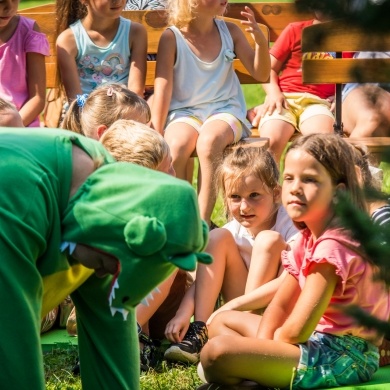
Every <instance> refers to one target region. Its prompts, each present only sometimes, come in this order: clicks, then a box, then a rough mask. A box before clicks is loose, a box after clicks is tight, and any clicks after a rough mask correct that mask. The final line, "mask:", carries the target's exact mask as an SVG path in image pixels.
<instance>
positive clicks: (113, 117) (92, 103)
mask: <svg viewBox="0 0 390 390" xmlns="http://www.w3.org/2000/svg"><path fill="white" fill-rule="evenodd" d="M123 118H126V119H133V120H135V121H141V120H142V121H146V122H149V121H150V108H149V106H148V104H147V103H146V101H145V100H144V99H142V98H141V97H139V96H138V95H137V94H136V93H134V92H132V91H130V90H129V89H128V88H127V87H126V86H125V85H123V84H116V83H109V84H103V85H101V86H99V87H98V88H96V89H95V90H93V91H92V92H91V93H90V94H89V96H88V97H87V98H86V100H85V103H84V105H83V106H82V107H80V106H79V103H78V99H76V100H75V101H73V102H72V103H71V104H70V106H69V110H68V111H67V113H66V114H65V117H64V120H63V122H62V125H61V127H62V128H65V129H68V130H72V131H74V132H76V133H79V134H83V135H85V136H87V137H90V138H94V139H97V138H98V137H97V133H96V131H97V128H98V126H100V125H104V126H106V127H110V126H111V125H112V124H113V123H114V122H115V121H117V120H118V119H123Z"/></svg>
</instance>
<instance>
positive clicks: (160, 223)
mask: <svg viewBox="0 0 390 390" xmlns="http://www.w3.org/2000/svg"><path fill="white" fill-rule="evenodd" d="M0 155H1V159H0V178H1V185H2V195H1V197H0V224H1V227H0V253H1V261H0V278H1V279H0V294H1V296H2V300H3V308H2V310H1V312H0V330H1V334H2V337H1V341H0V361H1V362H2V368H1V370H0V381H1V383H4V384H7V387H8V388H11V389H25V388H31V389H44V374H43V360H42V351H41V347H40V342H39V326H40V319H41V317H42V315H45V314H46V313H47V312H48V311H49V310H50V309H51V308H53V307H55V306H56V305H57V304H58V303H59V302H61V300H63V299H64V297H66V296H67V295H68V294H69V293H72V299H73V301H74V303H75V305H76V307H77V311H78V313H79V314H78V318H77V321H78V324H77V326H78V334H79V349H80V363H81V379H82V384H83V388H84V389H87V390H88V389H138V388H139V353H138V338H137V333H136V326H135V315H134V306H135V305H137V304H138V303H139V302H140V301H141V300H142V299H143V298H144V297H145V296H146V295H147V294H148V293H149V292H150V291H151V290H152V289H153V288H154V287H155V286H156V285H158V284H159V283H161V281H163V280H164V279H165V278H166V277H168V276H169V275H170V274H171V273H172V272H173V271H174V269H175V267H176V266H177V267H180V268H183V269H187V270H191V269H194V268H195V266H196V261H197V260H199V261H203V262H206V263H208V262H210V261H211V258H210V256H209V255H207V254H205V253H201V251H202V250H203V248H204V246H205V245H206V242H207V226H206V224H205V223H204V222H202V221H201V220H200V218H199V211H198V206H197V200H196V194H195V192H194V190H193V189H192V188H191V186H190V185H188V184H187V183H185V182H184V181H180V180H177V179H175V178H172V177H170V176H168V175H165V174H162V173H158V172H155V171H152V170H148V169H146V168H143V167H140V166H137V165H133V164H130V163H116V162H114V160H113V158H112V157H111V156H110V155H109V154H108V152H106V151H105V150H104V148H103V147H102V146H101V145H100V144H99V143H98V142H96V141H93V140H90V139H87V138H85V137H82V136H78V135H76V134H74V133H70V132H67V131H64V130H54V129H28V130H25V129H5V128H4V129H0ZM60 247H62V249H63V250H64V251H63V252H61V251H60ZM86 267H88V268H90V269H88V268H86ZM94 271H95V273H96V275H93V273H94ZM15 317H18V319H19V321H18V322H17V323H15V321H13V320H11V319H13V318H15ZM129 345H130V346H133V347H132V348H129ZM21 373H22V374H21Z"/></svg>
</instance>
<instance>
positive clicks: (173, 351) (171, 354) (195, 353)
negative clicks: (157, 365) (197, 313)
mask: <svg viewBox="0 0 390 390" xmlns="http://www.w3.org/2000/svg"><path fill="white" fill-rule="evenodd" d="M207 340H208V335H207V327H206V324H205V323H204V322H202V321H194V322H192V323H191V324H190V327H189V328H188V330H187V333H186V335H185V336H184V339H183V341H182V342H181V343H175V344H171V345H170V346H169V348H168V349H167V350H166V351H165V354H164V358H165V359H167V360H170V361H174V362H183V363H197V362H198V361H199V354H200V351H201V350H202V348H203V346H204V345H205V344H206V342H207Z"/></svg>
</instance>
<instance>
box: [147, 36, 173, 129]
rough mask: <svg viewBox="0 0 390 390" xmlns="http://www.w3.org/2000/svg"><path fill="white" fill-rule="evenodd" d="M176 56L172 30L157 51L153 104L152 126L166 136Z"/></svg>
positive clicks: (163, 37)
mask: <svg viewBox="0 0 390 390" xmlns="http://www.w3.org/2000/svg"><path fill="white" fill-rule="evenodd" d="M175 56H176V39H175V36H174V33H173V32H172V31H171V30H169V29H168V30H166V31H164V32H163V34H162V35H161V38H160V42H159V45H158V50H157V64H156V77H155V81H154V97H153V103H152V110H151V111H152V121H151V126H152V127H153V128H154V129H156V130H157V131H158V132H159V133H160V134H164V126H165V122H166V120H167V116H168V110H169V106H170V103H171V97H172V90H173V66H174V63H175Z"/></svg>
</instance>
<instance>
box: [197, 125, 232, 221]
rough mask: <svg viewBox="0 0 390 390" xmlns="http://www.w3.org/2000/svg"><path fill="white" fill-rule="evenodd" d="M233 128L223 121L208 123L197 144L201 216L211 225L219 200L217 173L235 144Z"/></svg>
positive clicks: (203, 128)
mask: <svg viewBox="0 0 390 390" xmlns="http://www.w3.org/2000/svg"><path fill="white" fill-rule="evenodd" d="M233 141H234V134H233V130H232V128H231V127H230V126H229V125H228V124H227V123H226V122H225V121H222V120H213V121H211V122H208V123H206V124H205V125H204V126H203V127H202V130H201V132H200V133H199V138H198V141H197V144H196V150H197V153H198V158H199V167H200V170H201V175H200V180H199V177H198V183H199V184H198V192H199V195H198V200H199V211H200V216H201V217H202V218H203V219H204V220H205V221H206V222H207V223H209V224H210V217H211V213H212V211H213V208H214V205H215V201H216V198H217V194H216V190H215V183H214V178H215V171H216V169H217V167H218V165H219V163H220V160H221V158H222V154H223V151H224V150H225V148H226V146H228V145H229V144H231V143H233Z"/></svg>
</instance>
